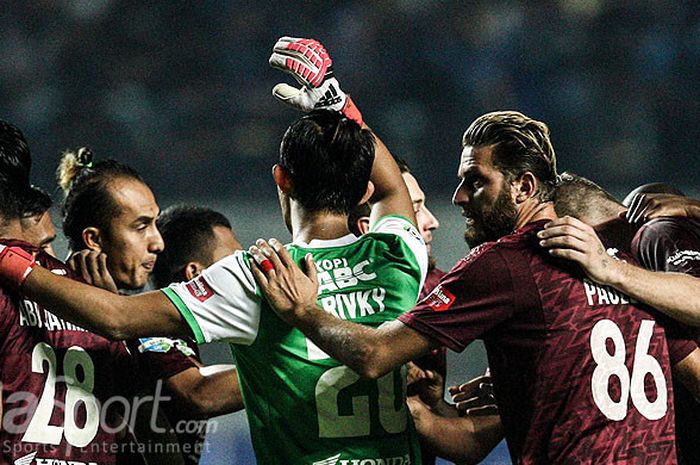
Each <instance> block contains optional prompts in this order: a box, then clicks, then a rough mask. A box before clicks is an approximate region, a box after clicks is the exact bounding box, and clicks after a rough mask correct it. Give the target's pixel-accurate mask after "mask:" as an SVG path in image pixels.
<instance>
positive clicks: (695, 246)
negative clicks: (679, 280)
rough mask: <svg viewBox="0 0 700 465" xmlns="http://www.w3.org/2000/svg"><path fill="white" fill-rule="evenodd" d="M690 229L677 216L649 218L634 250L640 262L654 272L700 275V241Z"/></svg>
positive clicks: (640, 231)
mask: <svg viewBox="0 0 700 465" xmlns="http://www.w3.org/2000/svg"><path fill="white" fill-rule="evenodd" d="M691 229H692V228H689V227H684V224H683V222H681V221H679V220H678V219H674V218H659V219H656V220H652V221H650V222H649V223H647V224H646V225H644V226H643V227H642V228H641V229H640V230H639V233H638V236H637V237H636V238H635V239H636V241H635V242H636V247H634V249H635V253H636V254H637V258H638V260H639V262H640V263H641V264H642V265H643V266H644V267H645V268H648V269H650V270H654V271H674V272H678V273H686V274H689V275H692V276H695V277H700V241H698V239H697V237H696V236H695V235H694V234H692V232H691Z"/></svg>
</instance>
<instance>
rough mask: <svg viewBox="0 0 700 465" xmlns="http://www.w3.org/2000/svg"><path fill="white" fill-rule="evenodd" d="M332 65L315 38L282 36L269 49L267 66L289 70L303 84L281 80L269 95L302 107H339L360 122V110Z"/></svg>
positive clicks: (312, 108) (287, 71)
mask: <svg viewBox="0 0 700 465" xmlns="http://www.w3.org/2000/svg"><path fill="white" fill-rule="evenodd" d="M332 65H333V60H331V57H330V55H328V52H327V51H326V49H325V48H324V47H323V45H321V43H320V42H318V41H317V40H313V39H298V38H294V37H282V38H281V39H279V40H278V41H277V43H276V44H275V46H274V48H273V49H272V55H271V56H270V66H272V67H273V68H276V69H279V70H281V71H284V72H285V73H288V74H291V75H292V77H293V78H294V79H296V81H297V82H298V83H299V84H301V86H302V87H301V88H296V87H292V86H290V85H288V84H284V83H280V84H277V85H276V86H275V87H274V88H273V89H272V95H274V96H275V97H276V98H277V99H279V100H281V101H282V102H284V103H286V104H287V105H290V106H292V107H294V108H296V109H298V110H301V111H311V110H318V109H328V110H335V111H339V112H341V113H342V114H343V115H345V116H346V117H347V118H350V119H352V120H354V121H355V122H357V123H358V124H359V125H360V126H362V114H361V113H360V110H359V109H358V108H357V107H356V106H355V103H354V102H353V101H352V99H351V98H350V96H349V95H348V94H346V93H345V92H343V90H342V89H341V88H340V84H338V80H337V79H336V78H335V77H334V76H333V66H332Z"/></svg>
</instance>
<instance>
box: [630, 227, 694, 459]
mask: <svg viewBox="0 0 700 465" xmlns="http://www.w3.org/2000/svg"><path fill="white" fill-rule="evenodd" d="M632 252H633V253H634V254H635V256H636V258H637V259H638V261H639V262H640V263H641V264H642V265H643V266H644V267H645V268H648V269H650V270H654V271H673V272H678V273H687V274H689V275H692V276H695V277H698V278H700V222H699V221H697V220H693V219H688V218H658V219H655V220H652V221H650V222H648V223H646V224H645V225H643V226H642V227H641V228H640V229H639V230H638V231H637V234H636V235H635V236H634V239H633V240H632ZM693 331H694V335H695V338H696V341H697V342H698V343H699V344H700V331H698V329H697V328H694V329H693ZM673 388H674V391H675V398H676V445H677V446H678V459H679V460H678V461H679V463H682V464H688V465H690V464H698V463H700V447H698V445H700V403H699V402H698V401H697V400H695V398H694V397H693V395H692V394H691V393H690V391H688V389H686V387H685V386H683V384H681V383H674V385H673Z"/></svg>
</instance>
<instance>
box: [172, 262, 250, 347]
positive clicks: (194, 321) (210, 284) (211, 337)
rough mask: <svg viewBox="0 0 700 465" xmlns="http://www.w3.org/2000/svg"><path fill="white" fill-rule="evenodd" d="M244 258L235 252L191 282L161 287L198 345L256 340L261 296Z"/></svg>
mask: <svg viewBox="0 0 700 465" xmlns="http://www.w3.org/2000/svg"><path fill="white" fill-rule="evenodd" d="M246 257H247V254H246V253H245V252H242V251H237V252H235V253H234V254H233V255H229V256H228V257H226V258H224V259H222V260H220V261H218V262H216V263H215V264H213V265H212V266H211V267H209V268H207V269H206V270H204V272H202V274H201V275H199V276H197V277H196V278H194V279H192V280H191V281H189V282H186V283H177V284H171V285H170V287H167V288H165V289H163V292H164V293H165V295H166V296H167V297H168V298H169V299H170V300H171V301H172V302H173V304H174V305H175V306H176V307H177V309H178V310H179V311H180V313H181V314H182V316H183V317H184V318H185V321H186V322H187V324H188V325H189V327H190V329H191V330H192V334H193V335H194V337H195V340H196V342H197V343H198V344H204V343H207V342H213V341H222V340H223V341H227V342H231V343H233V344H241V345H250V344H252V343H253V341H255V338H256V337H257V334H258V326H259V324H260V302H261V300H260V299H261V297H260V295H259V294H258V293H257V286H256V283H255V278H254V277H253V273H252V272H251V271H250V268H249V266H248V263H247V260H246Z"/></svg>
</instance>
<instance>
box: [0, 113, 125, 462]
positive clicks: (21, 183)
mask: <svg viewBox="0 0 700 465" xmlns="http://www.w3.org/2000/svg"><path fill="white" fill-rule="evenodd" d="M30 166H31V156H30V153H29V147H28V145H27V142H26V140H25V139H24V136H23V135H22V133H21V131H20V130H19V129H17V128H16V127H14V126H12V125H11V124H9V123H7V122H0V200H1V201H0V216H1V217H2V222H0V223H1V224H0V238H1V239H0V244H2V246H3V247H4V246H13V247H15V248H16V249H15V250H16V251H17V253H18V254H20V255H22V256H25V257H35V260H36V262H37V264H39V265H40V266H42V267H44V268H45V269H46V270H50V272H51V273H52V274H60V275H62V276H67V277H73V274H72V271H71V270H70V269H69V268H68V267H66V266H65V265H64V264H63V263H61V262H59V261H58V260H56V259H55V258H53V257H51V256H49V255H48V254H47V253H46V252H45V251H44V250H42V249H41V248H38V247H35V246H32V245H30V244H29V243H27V242H26V241H24V240H23V239H24V237H23V231H24V230H23V228H22V225H21V220H20V218H21V216H22V215H23V214H24V213H25V212H26V211H27V207H28V205H29V203H31V202H32V201H33V200H32V199H34V200H36V198H35V197H33V196H35V195H36V191H35V190H32V188H31V187H30V185H29V182H28V180H29V168H30ZM71 282H72V281H71ZM0 319H2V322H3V323H2V326H1V327H2V330H1V331H0V332H1V333H2V334H0V381H1V382H2V394H3V418H2V420H3V428H2V429H1V430H0V443H2V445H3V447H2V450H0V462H2V463H8V464H9V463H16V464H19V463H35V461H36V463H39V462H42V463H49V462H50V463H53V461H56V462H59V461H60V462H61V463H68V462H70V463H76V464H79V463H101V464H111V463H114V462H115V457H114V454H115V448H116V446H117V443H116V437H115V432H116V431H117V430H119V429H120V427H119V426H118V425H119V424H120V421H119V417H118V416H117V413H118V412H117V411H116V410H115V408H114V405H115V403H114V402H112V400H113V396H115V395H117V394H124V392H125V391H124V390H121V389H120V378H121V376H119V374H120V373H125V372H131V371H133V369H134V368H133V365H132V363H131V361H132V359H131V357H130V356H129V354H128V352H127V350H126V346H125V345H124V344H123V343H115V342H110V341H108V340H106V339H104V338H103V337H100V336H97V335H96V334H92V333H89V332H87V331H85V330H84V329H82V328H80V327H78V326H75V325H73V324H71V323H69V322H67V321H65V320H63V319H61V318H59V317H57V316H56V315H55V314H54V313H52V312H51V311H49V309H47V308H44V307H42V306H40V305H39V304H37V303H36V302H33V301H31V300H27V299H24V298H22V297H21V296H20V295H18V294H17V293H16V292H13V291H11V290H9V289H8V288H6V287H3V288H0ZM110 404H111V407H109V406H110ZM125 421H128V419H126V420H125Z"/></svg>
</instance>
